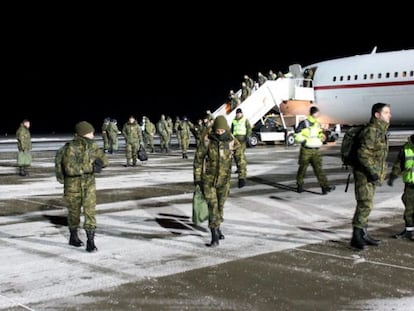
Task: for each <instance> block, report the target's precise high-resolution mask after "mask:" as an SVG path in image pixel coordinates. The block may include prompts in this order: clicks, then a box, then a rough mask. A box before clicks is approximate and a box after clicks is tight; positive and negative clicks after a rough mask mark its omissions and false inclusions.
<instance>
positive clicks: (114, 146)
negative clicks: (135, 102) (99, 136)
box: [107, 119, 120, 154]
mask: <svg viewBox="0 0 414 311" xmlns="http://www.w3.org/2000/svg"><path fill="white" fill-rule="evenodd" d="M107 131H108V136H109V153H111V154H112V153H113V152H114V151H117V150H118V147H119V145H118V134H120V131H119V129H118V122H117V120H116V119H112V120H111V122H109V127H108V130H107Z"/></svg>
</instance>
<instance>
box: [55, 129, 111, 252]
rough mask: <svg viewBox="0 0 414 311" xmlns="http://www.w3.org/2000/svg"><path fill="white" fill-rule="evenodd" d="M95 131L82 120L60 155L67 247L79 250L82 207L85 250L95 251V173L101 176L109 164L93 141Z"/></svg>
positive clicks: (80, 244)
mask: <svg viewBox="0 0 414 311" xmlns="http://www.w3.org/2000/svg"><path fill="white" fill-rule="evenodd" d="M94 131H95V130H94V128H93V126H92V125H91V124H90V123H88V122H86V121H81V122H79V123H77V124H76V126H75V133H76V134H75V136H74V138H73V139H72V141H70V142H69V143H68V144H67V147H66V148H65V149H64V152H63V155H62V167H63V173H64V181H63V182H64V198H65V201H66V203H67V207H68V216H67V218H68V226H69V231H70V238H69V244H70V245H73V246H75V247H80V246H82V245H83V244H84V243H83V242H82V241H81V240H80V239H79V236H78V227H79V224H80V216H81V208H82V207H83V215H84V218H85V219H84V223H83V228H84V229H85V231H86V235H87V239H88V240H87V243H86V250H87V251H88V252H94V251H96V250H97V247H96V245H95V240H94V238H95V230H96V217H95V214H96V211H95V207H96V184H95V173H100V172H101V170H102V168H104V167H106V166H107V165H108V158H107V157H106V155H105V154H104V152H103V151H102V150H101V149H99V147H98V145H97V144H96V143H95V142H94V140H93V139H94Z"/></svg>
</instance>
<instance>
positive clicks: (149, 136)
mask: <svg viewBox="0 0 414 311" xmlns="http://www.w3.org/2000/svg"><path fill="white" fill-rule="evenodd" d="M156 132H157V130H156V128H155V125H154V123H152V122H151V120H150V119H149V118H148V117H144V130H143V136H144V140H145V141H146V144H148V145H150V148H151V153H154V151H155V149H154V135H155V133H156ZM145 147H146V146H145Z"/></svg>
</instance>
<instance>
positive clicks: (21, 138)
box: [16, 119, 32, 176]
mask: <svg viewBox="0 0 414 311" xmlns="http://www.w3.org/2000/svg"><path fill="white" fill-rule="evenodd" d="M16 139H17V149H18V151H19V154H18V158H17V166H18V167H19V175H20V176H27V175H28V174H29V173H28V171H27V168H28V167H30V165H31V164H32V154H31V152H32V136H31V134H30V121H29V120H28V119H24V120H23V121H22V122H21V123H20V126H19V128H18V129H17V131H16Z"/></svg>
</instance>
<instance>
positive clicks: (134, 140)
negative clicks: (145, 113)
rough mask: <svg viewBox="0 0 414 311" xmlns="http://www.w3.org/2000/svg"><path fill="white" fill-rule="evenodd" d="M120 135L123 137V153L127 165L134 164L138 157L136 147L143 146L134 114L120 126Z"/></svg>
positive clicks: (140, 131)
mask: <svg viewBox="0 0 414 311" xmlns="http://www.w3.org/2000/svg"><path fill="white" fill-rule="evenodd" d="M122 135H123V136H124V138H125V144H126V145H125V155H126V164H125V167H128V166H136V165H137V158H138V148H139V147H140V146H144V142H143V139H142V130H141V127H140V126H139V124H138V122H137V121H136V119H135V117H134V116H130V117H129V119H128V121H127V122H125V124H124V126H123V127H122Z"/></svg>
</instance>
